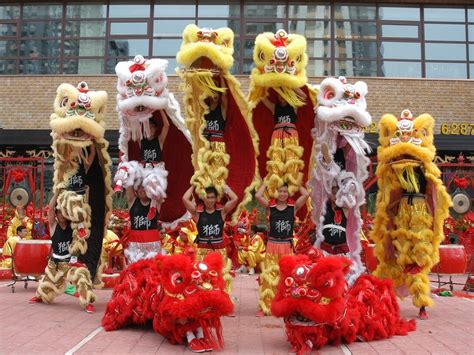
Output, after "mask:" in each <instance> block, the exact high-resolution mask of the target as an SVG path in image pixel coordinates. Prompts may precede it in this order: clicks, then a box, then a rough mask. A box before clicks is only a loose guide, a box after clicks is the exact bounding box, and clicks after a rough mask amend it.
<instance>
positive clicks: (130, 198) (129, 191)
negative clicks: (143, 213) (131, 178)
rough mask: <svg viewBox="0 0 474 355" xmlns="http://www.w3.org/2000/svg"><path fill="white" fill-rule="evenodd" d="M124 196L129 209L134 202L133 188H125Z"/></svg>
mask: <svg viewBox="0 0 474 355" xmlns="http://www.w3.org/2000/svg"><path fill="white" fill-rule="evenodd" d="M125 194H126V196H127V203H128V208H131V207H132V205H133V202H134V201H135V190H134V189H133V186H129V187H127V190H126V191H125Z"/></svg>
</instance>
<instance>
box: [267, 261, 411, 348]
mask: <svg viewBox="0 0 474 355" xmlns="http://www.w3.org/2000/svg"><path fill="white" fill-rule="evenodd" d="M313 256H315V258H310V257H309V256H306V255H302V256H286V257H283V258H282V259H281V260H280V272H281V278H280V283H279V285H278V293H277V295H276V297H275V299H274V301H273V303H272V314H273V315H275V316H276V317H284V319H285V327H286V334H287V337H288V340H289V342H290V343H291V345H292V350H290V352H296V353H297V354H310V352H311V350H312V349H315V350H317V349H320V348H322V347H323V346H324V345H326V344H328V343H330V344H334V345H338V344H340V343H341V342H345V343H352V342H354V341H355V340H356V339H358V338H359V339H361V340H363V341H372V340H379V339H385V338H390V337H392V336H394V335H406V334H407V332H409V331H413V330H415V321H414V320H411V321H406V320H404V319H402V318H400V309H399V307H398V303H397V299H396V296H395V294H394V292H393V288H392V283H391V282H390V281H382V280H380V279H377V278H375V277H373V276H370V275H363V276H360V277H359V278H358V279H357V281H356V282H355V284H354V285H353V286H352V287H351V288H350V289H349V291H348V290H347V288H348V285H347V282H346V280H345V275H346V274H347V273H348V272H349V266H350V263H351V262H350V260H349V259H347V258H344V257H333V256H331V257H324V258H317V256H318V253H313Z"/></svg>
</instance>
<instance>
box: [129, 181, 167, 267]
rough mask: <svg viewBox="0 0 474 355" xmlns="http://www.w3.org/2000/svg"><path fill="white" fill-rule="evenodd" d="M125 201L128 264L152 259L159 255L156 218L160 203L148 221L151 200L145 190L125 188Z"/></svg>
mask: <svg viewBox="0 0 474 355" xmlns="http://www.w3.org/2000/svg"><path fill="white" fill-rule="evenodd" d="M127 201H128V206H129V212H130V224H131V225H130V232H129V234H128V246H127V248H126V249H125V256H126V258H127V261H128V263H129V264H131V263H134V262H136V261H138V260H140V259H152V258H154V257H155V256H156V255H157V254H160V253H161V239H160V232H159V231H158V216H159V213H160V209H161V201H160V202H158V203H157V205H156V212H155V213H154V216H153V218H152V219H149V215H150V209H151V208H152V207H151V199H150V198H149V197H148V196H147V194H146V191H145V188H144V187H143V186H139V187H138V189H137V190H136V191H135V190H134V189H133V187H128V188H127Z"/></svg>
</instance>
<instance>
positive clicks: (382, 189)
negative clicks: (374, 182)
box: [371, 110, 451, 319]
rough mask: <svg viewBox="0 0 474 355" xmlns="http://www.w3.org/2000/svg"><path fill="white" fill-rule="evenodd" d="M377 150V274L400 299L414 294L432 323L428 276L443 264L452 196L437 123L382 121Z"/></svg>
mask: <svg viewBox="0 0 474 355" xmlns="http://www.w3.org/2000/svg"><path fill="white" fill-rule="evenodd" d="M379 126H380V130H379V132H380V135H379V143H380V146H379V148H378V150H377V158H378V165H377V171H376V174H377V178H378V188H379V190H378V192H377V210H376V214H375V220H374V228H373V230H372V234H371V238H372V240H373V241H374V242H375V255H376V256H377V259H378V261H379V264H378V267H377V269H376V270H375V275H376V276H379V277H382V278H390V279H392V280H393V281H394V285H395V290H396V292H397V294H398V295H399V296H402V297H404V296H407V295H408V294H410V295H412V296H413V304H414V305H415V306H416V307H419V309H420V311H419V317H420V319H427V318H428V315H427V312H426V307H428V306H432V305H433V300H432V299H431V298H430V281H429V278H428V273H429V272H430V270H431V268H432V267H433V266H434V265H436V264H437V263H438V262H439V244H440V243H441V241H442V240H443V239H444V233H443V224H444V220H445V218H446V217H447V216H448V215H449V207H450V206H451V198H450V196H449V195H448V193H447V192H446V188H445V187H444V186H443V182H442V180H441V179H440V176H441V172H440V170H439V169H438V167H437V166H436V165H435V163H434V162H433V160H434V157H435V154H436V149H435V147H434V145H433V130H434V120H433V118H432V117H431V116H430V115H429V114H426V113H425V114H422V115H420V116H418V117H416V118H414V117H413V115H412V113H411V112H410V111H409V110H404V111H403V112H402V114H401V117H399V118H397V117H395V116H393V115H389V114H387V115H384V116H383V117H382V118H381V120H380V123H379Z"/></svg>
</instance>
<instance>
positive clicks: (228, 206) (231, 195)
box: [222, 186, 239, 218]
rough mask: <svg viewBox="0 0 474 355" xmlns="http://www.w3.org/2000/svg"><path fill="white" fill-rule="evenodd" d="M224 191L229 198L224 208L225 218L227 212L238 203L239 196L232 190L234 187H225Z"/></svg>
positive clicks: (223, 216) (223, 215)
mask: <svg viewBox="0 0 474 355" xmlns="http://www.w3.org/2000/svg"><path fill="white" fill-rule="evenodd" d="M224 191H225V193H226V195H227V198H228V200H227V202H226V203H225V205H224V208H223V209H222V218H225V216H226V215H227V213H229V212H230V211H232V210H233V209H234V207H235V206H236V205H237V201H238V200H239V198H238V197H237V194H236V193H235V192H234V191H232V189H231V188H230V187H229V186H226V187H225V188H224Z"/></svg>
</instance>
